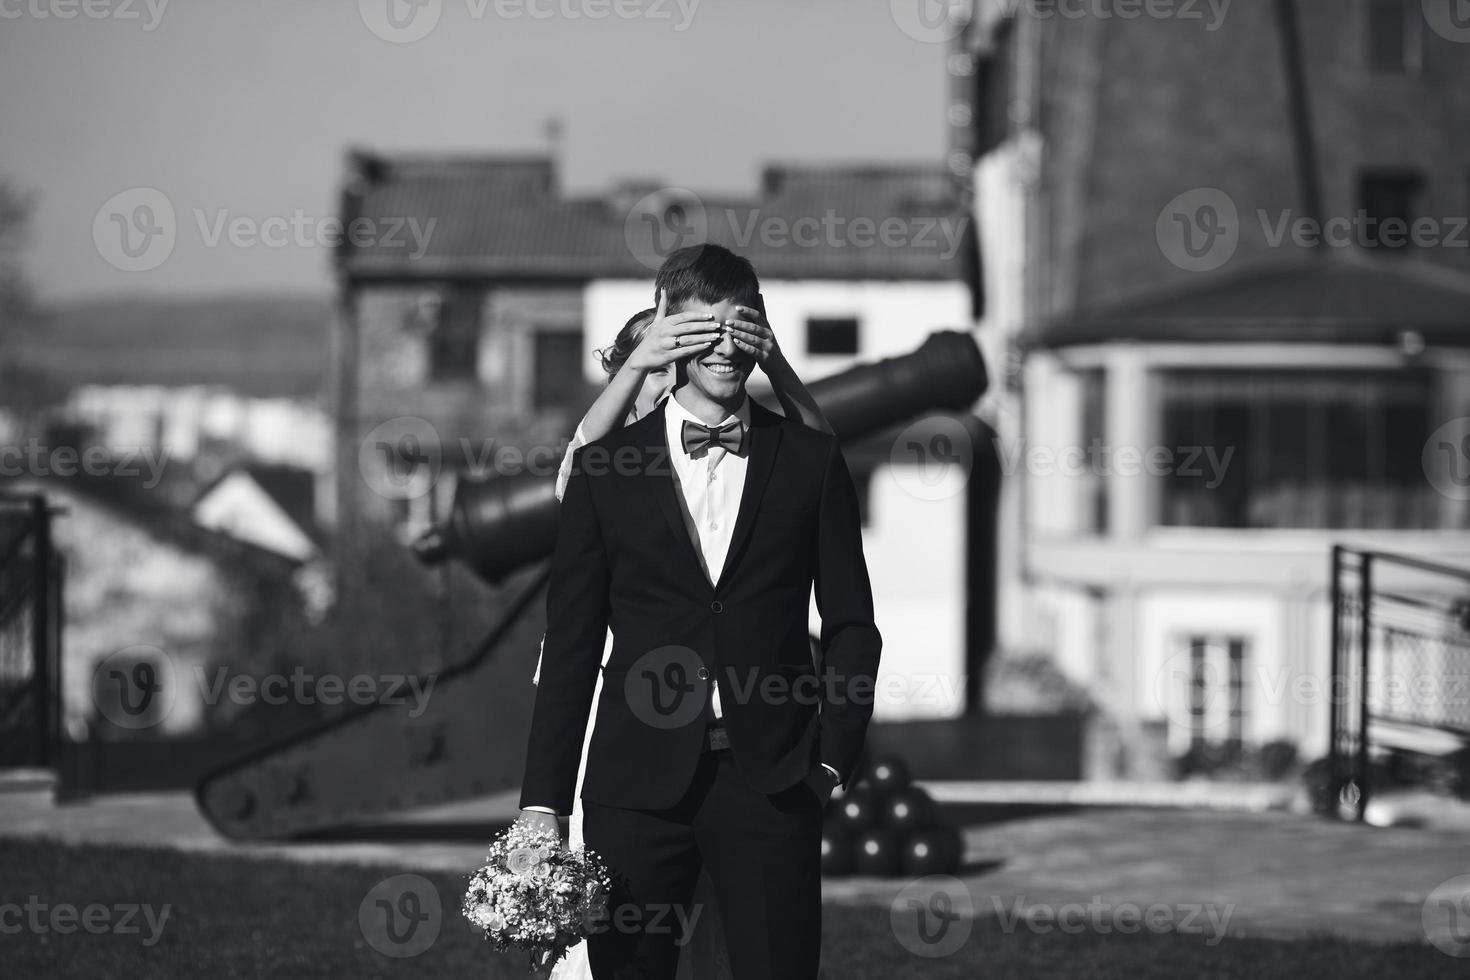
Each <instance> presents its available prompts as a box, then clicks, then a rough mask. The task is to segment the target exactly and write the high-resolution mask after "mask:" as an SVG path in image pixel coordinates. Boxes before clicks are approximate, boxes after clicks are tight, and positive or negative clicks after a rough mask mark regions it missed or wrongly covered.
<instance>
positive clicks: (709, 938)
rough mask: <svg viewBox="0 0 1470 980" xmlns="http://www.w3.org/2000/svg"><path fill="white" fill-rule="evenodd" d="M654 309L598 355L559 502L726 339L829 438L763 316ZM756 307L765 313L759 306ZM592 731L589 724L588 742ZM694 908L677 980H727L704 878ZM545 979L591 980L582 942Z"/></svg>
mask: <svg viewBox="0 0 1470 980" xmlns="http://www.w3.org/2000/svg"><path fill="white" fill-rule="evenodd" d="M657 303H658V306H657V308H656V309H649V310H644V311H642V312H641V313H638V314H635V315H634V316H633V317H632V318H631V319H630V320H628V322H627V323H626V324H624V325H623V329H622V330H620V331H618V335H617V338H616V339H615V340H614V341H613V345H612V346H611V347H608V348H605V349H603V350H600V351H598V352H597V354H598V357H599V358H600V359H601V361H602V369H603V371H604V372H606V373H607V377H608V381H607V385H606V387H604V388H603V390H602V393H601V394H599V395H598V396H597V400H596V401H595V402H593V403H592V407H591V408H589V409H588V410H587V414H586V415H585V416H584V417H583V418H582V421H581V423H580V424H579V425H578V426H577V431H576V433H575V434H574V435H573V436H572V441H571V444H570V445H568V446H567V453H566V456H565V458H563V460H562V464H561V471H560V472H559V473H558V474H557V478H556V499H557V500H560V499H561V498H562V494H563V493H565V492H566V487H567V481H568V480H569V479H570V478H571V472H572V454H573V453H574V452H576V450H578V449H579V448H581V447H582V446H585V445H586V444H587V443H589V442H595V441H596V440H598V439H601V438H602V437H603V436H605V435H607V434H608V433H609V432H611V431H612V430H613V429H614V428H615V427H616V426H619V425H627V424H629V423H631V422H634V421H636V420H638V419H640V418H642V417H643V416H645V415H647V414H648V413H649V412H652V411H654V410H655V409H657V408H658V406H659V405H660V404H661V403H662V402H663V400H664V399H665V398H666V397H668V395H669V393H670V392H671V391H673V389H674V388H675V387H676V384H677V375H678V370H677V366H678V364H679V362H680V361H682V360H683V359H685V358H688V357H693V356H695V355H697V354H701V353H704V352H705V351H707V350H709V348H710V347H711V346H713V345H714V344H716V343H718V342H719V340H720V338H721V336H723V335H724V334H726V333H728V334H729V335H730V337H731V339H732V340H733V341H734V342H735V344H736V345H737V346H739V347H740V348H741V349H742V350H744V351H745V352H746V353H747V354H749V355H751V357H753V358H755V361H756V363H757V364H759V365H760V367H761V370H763V371H764V372H765V373H766V377H768V378H769V379H770V381H771V389H772V391H773V392H774V393H775V396H776V399H777V401H779V402H780V403H781V409H782V411H784V412H785V413H786V415H787V417H788V418H794V419H797V420H799V421H800V422H801V423H802V424H804V425H807V426H810V427H811V428H814V429H820V430H822V431H823V432H831V431H832V430H831V427H830V426H828V424H827V420H826V418H825V417H824V416H823V415H822V412H821V409H819V408H818V407H817V403H816V402H815V401H814V400H813V399H812V396H811V393H810V392H808V391H807V390H806V386H805V385H803V384H802V383H801V379H800V378H798V377H797V376H796V372H795V371H794V370H792V368H791V365H790V364H789V363H787V361H786V358H785V356H784V355H783V354H782V353H781V348H780V347H779V346H778V345H777V343H776V337H775V334H773V333H772V332H771V328H770V326H769V325H768V324H767V323H766V316H765V311H764V309H755V308H751V307H747V306H741V307H737V309H738V310H739V311H740V315H741V316H743V317H745V318H746V319H745V320H743V321H739V320H724V321H721V322H719V323H716V322H714V318H713V317H712V316H711V315H709V314H705V313H674V314H669V312H668V310H667V302H666V297H663V296H659V297H658V298H657ZM760 305H761V306H762V307H763V306H764V304H763V303H762V304H760ZM604 656H606V654H605V653H604ZM540 675H541V666H540V663H539V662H538V663H537V665H536V677H535V678H533V679H532V683H535V682H536V681H537V680H539V679H540ZM601 689H602V679H601V678H600V677H599V678H598V681H597V690H596V691H594V692H593V696H592V704H593V708H592V710H593V719H592V721H594V722H595V720H596V711H597V707H596V705H597V699H598V697H600V695H601ZM592 728H593V725H592V724H591V723H589V724H588V726H587V739H589V740H590V739H591V737H592ZM586 764H587V747H586V744H585V743H584V745H583V747H582V767H583V768H582V770H581V771H579V773H578V775H577V783H578V793H577V799H576V803H575V807H574V809H573V810H572V817H571V827H570V832H569V834H568V838H569V844H570V846H572V847H574V848H576V847H582V846H583V837H582V801H581V781H582V774H583V773H584V772H585V769H586ZM693 901H694V904H693V908H694V909H697V910H699V911H700V914H699V917H698V918H697V919H694V920H693V921H694V923H695V925H694V928H693V933H692V935H691V936H687V937H684V939H685V940H686V942H685V944H684V945H683V947H682V952H681V953H680V956H679V980H728V978H729V977H730V966H729V956H728V954H727V953H726V952H725V937H724V933H723V931H722V928H721V926H720V919H719V910H718V909H717V908H716V907H715V900H714V893H713V891H712V889H711V888H710V885H709V879H708V878H707V877H705V876H704V875H701V876H700V878H699V884H698V885H697V886H696V888H695V894H694V900H693ZM550 976H551V980H592V969H591V967H590V966H589V965H588V962H587V943H586V942H585V941H584V942H581V943H578V944H577V945H576V946H574V947H572V949H571V950H569V951H568V952H567V954H566V955H565V956H564V957H563V958H562V959H561V961H560V962H558V963H557V965H556V967H555V968H554V969H553V970H552V971H551V975H550Z"/></svg>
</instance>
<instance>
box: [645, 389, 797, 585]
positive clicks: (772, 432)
mask: <svg viewBox="0 0 1470 980" xmlns="http://www.w3.org/2000/svg"><path fill="white" fill-rule="evenodd" d="M779 423H780V416H778V415H776V414H775V413H774V412H771V411H768V410H767V409H764V408H762V407H761V406H760V405H758V404H757V403H756V402H755V401H754V400H752V401H751V403H750V462H749V463H748V464H747V465H746V468H745V487H744V489H743V490H742V491H741V493H740V512H739V514H738V515H737V516H736V518H735V529H734V530H733V531H731V532H730V550H729V551H728V552H726V553H725V567H724V568H722V569H721V570H720V579H719V581H718V582H716V583H715V589H716V590H718V589H719V588H720V586H722V585H724V584H725V581H726V579H728V578H729V577H730V573H731V570H732V569H733V568H734V567H735V564H736V562H737V561H738V560H739V556H740V549H741V546H742V545H744V544H745V539H746V538H747V537H749V536H750V529H751V527H752V526H753V525H754V524H755V516H756V512H757V511H758V510H759V509H760V503H761V498H762V497H763V496H764V495H765V491H766V483H767V481H769V480H770V478H771V469H772V468H773V467H774V466H775V465H776V450H777V448H778V447H779V446H780V444H781V426H780V424H779ZM671 489H672V488H671ZM677 507H678V504H677V502H675V508H676V511H677ZM685 537H686V539H687V537H688V535H685Z"/></svg>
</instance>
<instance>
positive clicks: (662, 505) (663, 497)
mask: <svg viewBox="0 0 1470 980" xmlns="http://www.w3.org/2000/svg"><path fill="white" fill-rule="evenodd" d="M664 411H665V407H664V405H659V407H658V408H657V409H656V410H655V411H653V412H650V413H649V414H648V422H649V425H650V426H651V427H652V429H653V431H652V432H650V433H648V436H647V438H646V439H645V440H644V442H645V443H646V452H645V454H644V471H643V472H644V475H645V476H647V477H648V478H649V481H650V482H651V483H652V484H653V496H654V499H655V500H657V501H658V509H659V510H660V511H662V512H663V515H664V520H666V521H668V523H669V530H671V531H673V532H674V537H676V538H678V539H679V540H680V541H682V542H683V547H682V548H681V549H680V550H681V551H682V552H683V553H684V557H685V558H687V559H688V560H689V562H690V563H692V564H693V566H694V572H695V574H696V575H697V576H698V577H699V578H700V579H702V580H703V581H706V582H708V581H709V579H708V578H706V577H705V574H704V563H703V562H701V561H700V560H699V551H698V545H697V544H695V542H694V541H693V540H692V539H691V538H690V537H689V528H688V526H686V525H685V523H684V510H683V508H682V507H681V506H680V504H679V492H678V490H676V489H675V488H674V460H673V456H672V455H671V453H672V452H673V451H674V450H673V449H672V448H671V447H670V446H669V436H668V425H667V423H666V421H665V419H664Z"/></svg>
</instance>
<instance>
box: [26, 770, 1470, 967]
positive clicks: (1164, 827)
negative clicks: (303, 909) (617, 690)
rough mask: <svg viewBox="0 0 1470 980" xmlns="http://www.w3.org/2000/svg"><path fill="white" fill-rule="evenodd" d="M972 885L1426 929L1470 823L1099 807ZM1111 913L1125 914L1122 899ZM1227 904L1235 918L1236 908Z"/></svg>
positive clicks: (174, 818)
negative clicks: (1356, 821)
mask: <svg viewBox="0 0 1470 980" xmlns="http://www.w3.org/2000/svg"><path fill="white" fill-rule="evenodd" d="M514 805H515V803H514V799H513V798H512V797H510V796H501V797H493V798H486V799H482V800H474V801H468V802H466V803H461V804H455V805H454V806H449V807H440V808H436V809H435V810H433V811H427V812H421V813H418V814H413V815H410V816H409V817H407V818H404V819H402V820H400V821H399V823H400V825H401V824H402V823H405V822H407V823H413V822H419V823H423V824H425V825H426V826H427V825H432V824H433V823H435V822H440V823H454V824H462V823H466V822H468V823H475V822H481V821H483V822H493V821H505V820H508V819H509V818H510V816H511V815H512V814H513V813H514ZM0 837H8V838H49V839H55V840H62V841H66V842H70V843H90V844H113V845H137V846H154V847H157V846H168V847H177V848H180V849H185V850H195V851H202V852H212V853H220V854H232V855H239V856H257V857H273V858H274V857H280V858H289V859H293V860H299V861H344V862H357V863H367V864H375V865H390V866H401V867H405V868H412V869H416V870H424V869H435V870H445V871H461V872H463V871H466V870H467V869H469V868H470V867H473V866H474V865H475V864H476V863H478V859H479V858H480V856H481V855H482V853H483V844H482V843H481V842H478V841H463V840H448V841H424V840H401V841H400V840H378V841H314V842H308V843H293V844H239V843H235V842H231V841H226V840H224V839H222V838H220V837H219V836H218V835H217V834H215V833H214V831H213V830H212V829H211V828H210V827H209V825H208V824H207V823H206V822H205V821H204V820H203V818H202V817H200V816H199V814H198V812H197V810H196V809H195V807H194V803H193V799H192V797H190V796H189V794H187V793H159V794H146V795H119V796H106V797H99V798H96V799H93V800H89V801H86V802H82V803H77V804H67V805H64V806H57V805H55V804H54V803H53V802H52V801H51V796H50V793H49V791H48V790H46V789H44V788H35V787H31V788H20V789H15V790H12V791H8V792H0ZM966 847H967V859H966V860H967V865H968V870H967V871H966V872H965V873H964V874H963V876H962V877H963V880H964V882H965V885H966V886H967V887H968V888H969V890H970V893H971V895H972V896H973V898H974V901H975V904H976V907H977V911H978V912H979V913H980V914H985V915H990V914H1000V915H1001V916H1002V917H1004V916H1006V915H1009V914H1011V913H1012V912H1014V911H1017V910H1019V911H1020V912H1021V913H1022V914H1023V916H1030V917H1032V919H1033V920H1034V921H1041V920H1040V919H1039V918H1037V917H1038V916H1040V915H1043V914H1045V913H1046V911H1047V910H1048V909H1050V910H1053V911H1055V910H1056V909H1059V908H1061V906H1063V905H1067V904H1069V903H1082V904H1084V905H1085V904H1088V903H1093V904H1094V905H1096V904H1098V903H1099V902H1100V903H1101V904H1102V905H1103V906H1104V907H1106V908H1107V909H1110V910H1111V909H1116V908H1117V907H1118V906H1120V905H1125V904H1134V905H1138V906H1140V907H1147V906H1150V905H1156V904H1162V905H1163V906H1167V907H1168V909H1170V910H1173V912H1172V914H1175V915H1176V916H1182V915H1183V914H1185V913H1186V912H1187V911H1188V910H1189V909H1190V908H1191V907H1193V906H1197V905H1202V906H1207V908H1206V909H1205V910H1204V912H1202V913H1201V918H1200V919H1199V920H1198V921H1199V922H1201V923H1204V922H1206V921H1207V917H1208V916H1210V915H1213V916H1214V921H1215V922H1218V923H1221V924H1224V925H1225V926H1226V931H1227V932H1228V933H1229V934H1231V935H1255V936H1288V937H1289V936H1302V935H1309V934H1314V933H1336V934H1341V935H1347V936H1352V937H1354V938H1358V939H1371V940H1384V941H1388V940H1404V941H1423V940H1424V938H1425V932H1424V926H1423V924H1422V923H1423V920H1422V913H1423V906H1424V902H1425V900H1426V898H1427V897H1428V895H1429V893H1430V892H1431V891H1432V890H1434V888H1435V887H1436V886H1438V885H1439V884H1440V883H1441V882H1444V881H1445V880H1447V879H1449V878H1453V877H1455V876H1458V875H1465V874H1470V835H1467V834H1465V833H1462V832H1455V831H1449V830H1414V829H1403V828H1373V827H1363V826H1357V825H1351V824H1340V823H1334V822H1331V821H1327V820H1323V819H1319V818H1316V817H1310V816H1302V815H1297V814H1292V813H1284V812H1199V811H1189V810H1177V809H1156V810H1147V809H1128V810H1122V809H1101V808H1096V809H1085V810H1078V811H1073V812H1070V813H1066V814H1063V815H1056V816H1047V817H1034V818H1029V819H1025V820H1015V821H1009V822H1005V823H998V824H991V825H987V826H980V827H971V828H969V829H968V830H967V832H966ZM905 884H906V882H903V881H884V880H876V879H859V878H843V879H830V880H828V881H827V882H826V884H825V893H826V896H827V898H828V899H829V900H831V901H839V902H847V903H855V904H877V905H887V904H889V903H891V902H892V901H893V900H894V898H895V896H896V895H897V893H898V891H899V890H900V889H901V888H902V887H903V886H904V885H905ZM1107 914H1111V913H1110V912H1109V913H1107ZM1227 916H1228V918H1227Z"/></svg>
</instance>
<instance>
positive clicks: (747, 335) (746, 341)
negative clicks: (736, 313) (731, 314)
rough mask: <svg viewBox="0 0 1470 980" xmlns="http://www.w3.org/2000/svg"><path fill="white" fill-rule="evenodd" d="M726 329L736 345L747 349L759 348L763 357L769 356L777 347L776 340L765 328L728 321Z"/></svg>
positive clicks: (737, 321)
mask: <svg viewBox="0 0 1470 980" xmlns="http://www.w3.org/2000/svg"><path fill="white" fill-rule="evenodd" d="M725 329H726V330H728V331H729V333H730V339H732V340H734V341H735V343H737V344H741V345H744V346H746V347H755V348H759V349H760V351H761V352H762V356H764V355H765V354H769V353H770V352H771V350H772V348H774V347H775V346H776V338H775V336H774V335H773V334H772V333H771V331H770V330H768V329H767V328H765V327H762V326H759V325H757V324H754V323H744V322H743V321H740V320H726V321H725Z"/></svg>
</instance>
